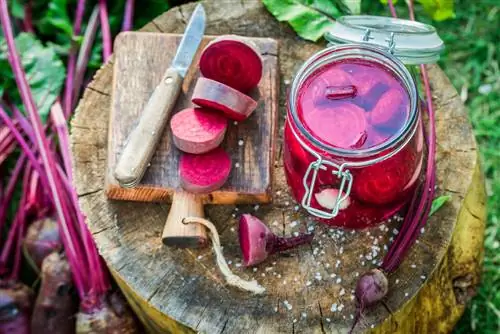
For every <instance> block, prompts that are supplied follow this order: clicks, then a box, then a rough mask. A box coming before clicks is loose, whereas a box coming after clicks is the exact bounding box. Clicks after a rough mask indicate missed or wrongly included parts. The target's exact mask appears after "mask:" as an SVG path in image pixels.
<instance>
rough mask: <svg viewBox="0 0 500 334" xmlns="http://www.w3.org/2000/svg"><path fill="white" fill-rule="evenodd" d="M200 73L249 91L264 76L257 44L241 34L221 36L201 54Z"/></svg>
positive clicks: (243, 90)
mask: <svg viewBox="0 0 500 334" xmlns="http://www.w3.org/2000/svg"><path fill="white" fill-rule="evenodd" d="M199 66H200V72H201V74H202V75H203V76H204V77H206V78H209V79H212V80H215V81H218V82H221V83H223V84H225V85H228V86H230V87H232V88H234V89H237V90H239V91H241V92H244V93H246V92H248V91H249V90H251V89H252V88H254V87H256V86H257V85H258V84H259V81H260V79H261V78H262V59H261V57H260V52H259V50H258V48H257V46H256V45H255V44H253V43H252V42H250V41H248V40H247V39H244V38H241V37H237V36H232V35H229V36H220V37H218V38H216V39H214V40H213V41H212V42H210V43H209V44H208V45H207V47H206V48H205V49H204V50H203V53H202V54H201V57H200V62H199Z"/></svg>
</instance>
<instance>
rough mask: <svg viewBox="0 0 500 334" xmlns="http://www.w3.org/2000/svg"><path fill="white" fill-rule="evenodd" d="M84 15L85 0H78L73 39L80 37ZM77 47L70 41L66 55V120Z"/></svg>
mask: <svg viewBox="0 0 500 334" xmlns="http://www.w3.org/2000/svg"><path fill="white" fill-rule="evenodd" d="M84 14H85V0H78V4H77V7H76V15H75V21H74V24H73V37H76V36H78V35H80V31H81V28H82V21H83V15H84ZM77 48H78V45H77V44H76V43H75V42H74V41H73V40H72V41H71V48H70V50H69V55H68V67H67V68H68V70H67V75H66V82H65V83H64V115H65V117H66V119H67V118H68V117H69V115H70V114H71V111H72V110H73V108H72V103H73V97H72V95H73V85H74V76H75V67H76V50H77Z"/></svg>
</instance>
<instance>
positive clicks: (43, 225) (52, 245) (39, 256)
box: [23, 218, 62, 270]
mask: <svg viewBox="0 0 500 334" xmlns="http://www.w3.org/2000/svg"><path fill="white" fill-rule="evenodd" d="M61 249H62V241H61V238H60V236H59V228H58V227H57V222H56V221H55V220H54V219H53V218H43V219H39V220H36V221H34V222H33V223H32V224H31V225H30V226H29V227H28V231H27V232H26V237H25V238H24V243H23V250H24V254H25V256H26V257H27V258H28V259H30V260H31V263H32V264H33V265H34V266H35V267H36V268H35V269H37V270H40V268H41V267H42V262H43V259H44V258H45V257H46V256H48V255H49V254H50V253H52V252H57V251H60V250H61Z"/></svg>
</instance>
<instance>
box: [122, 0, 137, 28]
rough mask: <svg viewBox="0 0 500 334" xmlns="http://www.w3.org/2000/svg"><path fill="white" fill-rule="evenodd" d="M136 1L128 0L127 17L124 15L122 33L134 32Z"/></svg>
mask: <svg viewBox="0 0 500 334" xmlns="http://www.w3.org/2000/svg"><path fill="white" fill-rule="evenodd" d="M134 2H135V1H134V0H127V2H126V3H125V15H123V25H122V31H129V30H132V22H133V18H134Z"/></svg>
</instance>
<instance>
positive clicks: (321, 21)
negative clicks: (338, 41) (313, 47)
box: [262, 0, 342, 42]
mask: <svg viewBox="0 0 500 334" xmlns="http://www.w3.org/2000/svg"><path fill="white" fill-rule="evenodd" d="M262 2H263V3H264V5H265V6H266V8H267V10H269V12H271V14H273V15H274V17H276V19H277V20H278V21H280V22H288V23H289V24H290V25H291V26H292V28H293V29H294V30H295V32H296V33H297V34H298V35H299V36H300V37H302V38H304V39H307V40H310V41H314V42H316V41H317V40H319V39H320V38H321V37H322V36H323V35H324V34H325V33H326V32H327V31H328V30H330V29H331V28H332V26H333V24H334V22H335V19H336V18H337V17H339V16H341V15H342V13H341V11H340V10H339V9H338V7H337V6H336V5H335V4H334V2H333V1H330V0H262Z"/></svg>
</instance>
